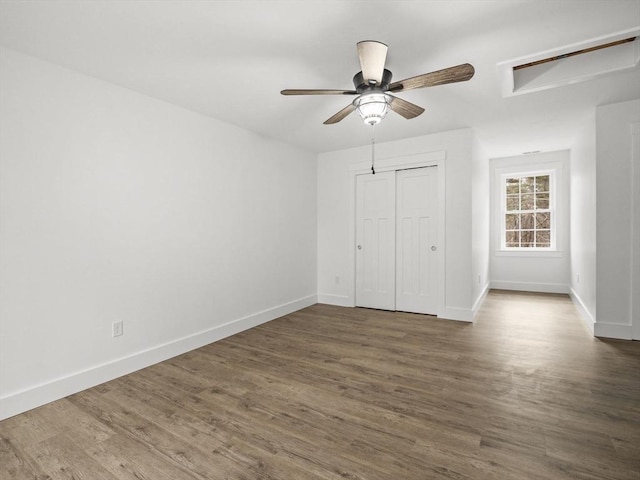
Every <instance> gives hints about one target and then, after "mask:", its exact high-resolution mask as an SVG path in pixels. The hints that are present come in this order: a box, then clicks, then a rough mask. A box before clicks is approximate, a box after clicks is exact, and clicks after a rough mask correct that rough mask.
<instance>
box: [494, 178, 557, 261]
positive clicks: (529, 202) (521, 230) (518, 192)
mask: <svg viewBox="0 0 640 480" xmlns="http://www.w3.org/2000/svg"><path fill="white" fill-rule="evenodd" d="M501 196H502V229H501V232H502V241H501V243H502V245H501V247H502V248H503V249H505V250H513V249H517V250H550V249H555V244H556V239H555V237H556V233H555V227H554V225H555V211H554V203H555V198H554V177H553V172H549V171H547V172H535V173H523V174H515V175H514V174H508V175H502V195H501Z"/></svg>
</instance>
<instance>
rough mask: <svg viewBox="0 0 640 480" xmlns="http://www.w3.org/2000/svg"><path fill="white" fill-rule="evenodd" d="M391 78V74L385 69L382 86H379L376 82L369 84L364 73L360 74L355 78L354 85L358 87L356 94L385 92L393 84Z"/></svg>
mask: <svg viewBox="0 0 640 480" xmlns="http://www.w3.org/2000/svg"><path fill="white" fill-rule="evenodd" d="M391 77H392V74H391V72H390V71H389V70H387V69H386V68H385V69H384V71H383V72H382V82H380V85H378V84H377V83H375V82H373V83H369V82H368V81H365V79H364V76H363V75H362V72H358V73H356V74H355V75H354V76H353V85H354V87H356V92H358V93H364V92H366V91H367V90H372V89H376V90H382V91H385V90H387V89H388V88H389V85H390V84H391Z"/></svg>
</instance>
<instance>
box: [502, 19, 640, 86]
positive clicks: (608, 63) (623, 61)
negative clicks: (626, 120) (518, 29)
mask: <svg viewBox="0 0 640 480" xmlns="http://www.w3.org/2000/svg"><path fill="white" fill-rule="evenodd" d="M638 36H640V27H635V28H631V29H628V30H623V31H620V32H617V33H613V34H610V35H605V36H601V37H596V38H593V39H590V40H587V41H584V42H579V43H573V44H571V45H566V46H564V47H559V48H555V49H552V50H546V51H544V52H539V53H536V54H533V55H527V56H524V57H519V58H516V59H513V60H508V61H505V62H500V63H498V65H497V68H498V75H499V80H500V87H501V90H502V95H503V96H504V97H510V96H514V95H520V94H523V93H530V92H535V91H539V90H545V89H549V88H555V87H559V86H563V85H568V84H572V83H577V82H582V81H586V80H591V79H593V78H596V77H598V76H602V75H607V74H611V73H614V72H620V71H624V70H630V69H632V68H635V67H636V66H637V65H638V61H639V60H640V39H638V38H637V37H638Z"/></svg>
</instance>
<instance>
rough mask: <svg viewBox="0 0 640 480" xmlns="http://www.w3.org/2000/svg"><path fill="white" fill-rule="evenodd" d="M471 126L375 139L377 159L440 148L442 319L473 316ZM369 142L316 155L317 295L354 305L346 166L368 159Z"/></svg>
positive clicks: (350, 204) (350, 205) (350, 206)
mask: <svg viewBox="0 0 640 480" xmlns="http://www.w3.org/2000/svg"><path fill="white" fill-rule="evenodd" d="M472 138H473V135H472V131H471V130H470V129H462V130H455V131H451V132H444V133H439V134H433V135H425V136H421V137H415V138H411V139H407V140H401V141H395V142H387V143H377V144H376V157H377V158H378V159H379V160H383V159H391V158H397V157H403V156H408V155H416V154H419V153H426V152H439V151H444V152H445V155H446V159H445V160H444V168H445V172H446V174H445V176H446V186H445V210H446V212H445V215H446V223H445V272H446V276H445V287H444V288H445V295H444V303H445V309H444V311H443V312H439V315H441V316H444V317H446V318H454V319H460V320H463V319H464V320H471V319H472V317H473V312H472V307H473V303H474V299H473V293H472V285H471V284H472V280H471V279H472V260H471V256H472V247H471V239H472V227H471V214H472V209H471V203H472V197H471V161H472V145H473V141H472ZM370 159H371V147H370V146H364V147H359V148H353V149H348V150H340V151H335V152H329V153H323V154H320V155H319V156H318V299H319V301H321V302H325V303H332V304H338V305H346V306H352V305H354V304H355V299H354V281H355V279H354V266H353V260H352V259H353V257H352V255H351V253H352V252H351V251H350V249H352V248H354V245H352V239H353V231H352V230H353V228H354V226H353V225H352V223H353V220H352V217H353V209H354V201H353V198H351V195H352V193H353V189H352V186H351V182H352V181H353V174H352V172H350V165H353V164H358V163H362V162H367V161H370Z"/></svg>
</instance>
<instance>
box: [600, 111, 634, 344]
mask: <svg viewBox="0 0 640 480" xmlns="http://www.w3.org/2000/svg"><path fill="white" fill-rule="evenodd" d="M638 122H640V100H633V101H629V102H623V103H617V104H613V105H605V106H601V107H598V108H597V109H596V155H597V157H596V158H597V161H596V198H597V206H596V248H597V260H596V269H597V279H596V292H597V293H596V324H595V334H596V335H597V336H604V337H615V338H627V339H630V338H632V322H631V310H632V298H633V297H632V290H631V278H632V277H631V276H632V265H634V264H636V265H637V262H638V261H639V260H638V259H637V258H634V255H635V253H634V247H633V244H634V243H633V242H634V241H636V242H637V241H638V240H637V238H635V239H634V202H633V199H634V195H637V193H635V192H634V189H638V188H640V185H634V181H633V177H634V172H637V169H638V168H640V167H639V166H638V165H637V157H636V160H634V156H633V147H632V131H633V128H634V127H633V124H634V123H635V124H637V123H638ZM635 128H637V127H635ZM634 162H635V163H636V165H634ZM635 208H636V209H637V206H636V207H635ZM636 252H637V250H636ZM636 298H637V296H636Z"/></svg>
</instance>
